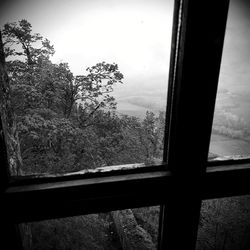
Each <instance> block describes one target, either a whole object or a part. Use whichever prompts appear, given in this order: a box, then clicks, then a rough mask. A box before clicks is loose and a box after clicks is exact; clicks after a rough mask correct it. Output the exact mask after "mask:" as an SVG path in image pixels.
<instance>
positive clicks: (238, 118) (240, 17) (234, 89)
mask: <svg viewBox="0 0 250 250" xmlns="http://www.w3.org/2000/svg"><path fill="white" fill-rule="evenodd" d="M249 13H250V2H249V1H244V0H239V1H238V0H231V1H230V7H229V16H228V21H227V28H226V34H225V42H224V49H223V55H222V63H221V71H220V77H219V86H218V93H217V100H216V107H215V114H214V121H213V132H212V137H211V143H210V152H211V153H214V154H216V155H219V156H236V155H237V156H238V155H241V156H249V155H250V16H249Z"/></svg>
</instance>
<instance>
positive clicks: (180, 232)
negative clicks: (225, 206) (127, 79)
mask: <svg viewBox="0 0 250 250" xmlns="http://www.w3.org/2000/svg"><path fill="white" fill-rule="evenodd" d="M228 4H229V3H228V1H227V0H222V1H206V2H204V1H199V0H193V1H191V0H190V1H176V2H175V10H174V22H173V34H172V47H171V64H170V74H169V90H168V100H167V102H168V104H167V112H166V113H167V123H166V130H165V147H164V154H163V155H164V157H163V162H162V163H161V164H156V165H153V166H149V167H148V168H138V169H130V170H124V171H114V172H108V173H94V174H92V173H89V174H87V175H84V176H81V175H76V176H61V177H51V178H50V177H47V178H43V179H36V178H33V179H23V180H22V179H19V180H13V179H12V180H11V181H9V180H10V179H9V176H8V174H7V156H6V148H5V143H4V137H3V133H1V153H2V158H3V160H4V162H5V168H1V175H0V176H1V204H2V205H1V206H2V207H3V210H2V216H3V223H2V224H1V226H2V227H3V229H4V231H5V232H6V235H5V236H6V237H5V239H4V240H5V242H6V243H7V244H6V245H5V246H8V247H9V249H19V246H18V242H19V241H18V239H20V238H18V233H17V232H16V228H15V226H14V225H15V224H17V223H23V222H31V221H36V220H48V219H55V218H61V217H67V216H77V215H84V214H90V213H99V212H102V213H104V212H106V211H112V210H113V211H114V210H119V209H126V208H131V207H142V206H154V205H161V212H160V220H159V221H160V223H159V224H160V228H159V238H158V248H159V249H195V245H196V239H197V231H198V225H199V217H200V210H201V202H202V200H205V199H214V198H220V197H228V196H235V195H244V194H249V192H250V188H249V177H250V159H249V158H244V159H239V160H237V159H236V160H235V159H230V160H223V161H220V160H213V161H207V156H208V151H209V142H210V136H211V131H212V118H213V113H214V106H215V98H216V90H217V83H218V78H219V71H220V63H221V56H222V48H223V40H224V33H225V27H226V20H227V12H228ZM2 72H3V68H2V64H1V74H2ZM2 81H3V80H2ZM232 183H237V185H236V184H235V185H232ZM14 237H16V238H15V240H13V239H14ZM10 239H12V240H10ZM15 244H16V245H15Z"/></svg>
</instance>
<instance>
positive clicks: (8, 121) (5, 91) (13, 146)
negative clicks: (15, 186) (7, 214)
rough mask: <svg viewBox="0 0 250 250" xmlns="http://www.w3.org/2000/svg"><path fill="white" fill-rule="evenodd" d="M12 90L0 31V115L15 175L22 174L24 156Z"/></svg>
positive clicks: (11, 171)
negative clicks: (12, 104)
mask: <svg viewBox="0 0 250 250" xmlns="http://www.w3.org/2000/svg"><path fill="white" fill-rule="evenodd" d="M10 98H11V89H10V83H9V77H8V74H7V69H6V64H5V55H4V48H3V41H2V34H1V31H0V113H1V117H2V123H3V131H4V134H5V138H6V145H7V151H8V158H9V171H10V174H11V175H12V176H13V175H15V176H16V175H21V174H22V165H23V163H22V156H21V150H20V142H19V135H18V130H17V122H16V116H15V114H14V110H13V108H12V106H11V99H10Z"/></svg>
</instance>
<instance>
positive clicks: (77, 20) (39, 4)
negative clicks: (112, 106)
mask: <svg viewBox="0 0 250 250" xmlns="http://www.w3.org/2000/svg"><path fill="white" fill-rule="evenodd" d="M2 6H3V8H2V10H1V12H2V13H1V17H0V24H1V26H2V25H3V24H4V23H6V22H13V21H18V20H20V19H22V18H24V19H27V20H28V21H29V22H30V23H31V24H32V27H33V31H34V32H38V33H40V34H41V35H42V36H44V37H46V38H48V39H49V40H50V41H51V43H52V44H53V45H54V47H55V51H56V53H55V55H54V56H53V58H52V61H53V62H56V63H59V62H61V61H62V62H68V63H69V66H70V69H71V71H72V72H73V73H74V74H75V75H76V74H83V73H84V72H85V69H86V68H87V67H89V66H92V65H95V64H96V63H98V62H102V61H105V62H108V63H113V62H114V63H117V64H118V66H119V69H120V71H121V72H122V73H123V74H124V83H125V85H126V86H124V87H123V88H122V91H123V93H127V92H130V93H131V89H132V88H133V89H134V92H141V90H142V89H143V90H144V91H146V92H147V91H148V92H150V91H152V86H153V85H157V86H159V88H161V89H163V88H164V89H166V88H167V82H168V70H169V61H170V48H171V31H172V18H173V0H126V1H124V0H105V1H104V0H90V1H88V0H72V1H66V0H43V1H38V0H19V1H18V0H15V1H14V0H9V1H6V2H5V3H4V4H2ZM3 10H4V11H3ZM132 85H133V86H132ZM118 92H119V91H118ZM165 92H166V91H165Z"/></svg>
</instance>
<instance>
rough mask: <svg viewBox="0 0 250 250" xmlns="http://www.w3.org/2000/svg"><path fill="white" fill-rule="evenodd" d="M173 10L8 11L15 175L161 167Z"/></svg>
mask: <svg viewBox="0 0 250 250" xmlns="http://www.w3.org/2000/svg"><path fill="white" fill-rule="evenodd" d="M173 5H174V0H166V1H163V0H149V1H142V0H136V1H135V0H133V1H132V0H126V1H122V0H118V1H113V0H106V1H99V0H91V1H77V0H74V1H70V2H68V1H61V0H60V1H59V0H54V1H49V2H48V1H28V0H27V1H20V2H18V3H15V4H12V1H9V2H5V3H3V4H2V8H1V12H2V13H1V16H0V26H1V27H2V30H3V40H4V43H5V54H6V60H7V71H8V76H9V79H10V82H9V85H10V86H9V89H10V92H8V93H10V96H8V97H6V98H7V99H8V98H9V99H10V100H11V106H10V105H9V106H7V110H9V111H11V113H10V114H12V115H11V117H10V120H11V122H10V123H8V122H6V121H5V126H6V127H7V124H8V126H9V127H8V128H6V129H5V130H6V134H7V138H11V140H8V149H9V159H10V170H11V174H12V175H32V174H33V175H37V174H65V173H72V172H78V171H85V170H89V169H98V168H101V170H100V171H104V170H103V169H102V168H103V167H106V166H111V165H121V164H134V163H143V164H138V165H128V166H126V167H127V168H130V167H140V166H144V165H145V164H146V165H147V164H152V163H155V162H159V161H161V160H162V151H163V131H164V123H165V114H164V112H165V107H166V98H167V83H168V69H169V61H170V48H171V31H172V19H173ZM5 24H7V25H5ZM4 25H5V26H4ZM38 33H39V34H38ZM45 38H46V39H47V40H46V39H45ZM52 45H53V46H52ZM5 102H7V100H5ZM7 110H6V112H8V111H7Z"/></svg>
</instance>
